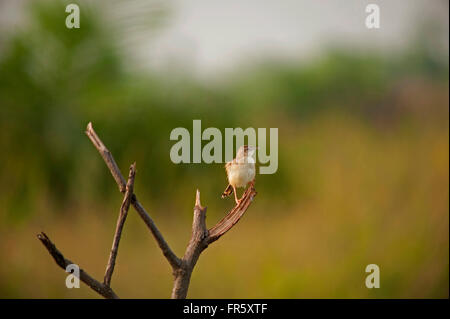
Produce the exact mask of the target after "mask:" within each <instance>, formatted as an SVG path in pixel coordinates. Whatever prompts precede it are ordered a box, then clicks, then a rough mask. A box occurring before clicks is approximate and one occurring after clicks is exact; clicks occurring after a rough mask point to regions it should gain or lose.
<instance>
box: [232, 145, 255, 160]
mask: <svg viewBox="0 0 450 319" xmlns="http://www.w3.org/2000/svg"><path fill="white" fill-rule="evenodd" d="M257 149H258V147H256V146H251V145H242V146H241V147H240V148H239V149H238V151H237V154H236V157H237V158H241V157H253V155H254V154H255V152H256V150H257Z"/></svg>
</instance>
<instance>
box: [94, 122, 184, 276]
mask: <svg viewBox="0 0 450 319" xmlns="http://www.w3.org/2000/svg"><path fill="white" fill-rule="evenodd" d="M86 135H87V136H88V137H89V138H90V140H91V141H92V143H93V144H94V146H95V148H97V150H98V151H99V152H100V155H101V156H102V157H103V160H104V161H105V163H106V165H107V166H108V168H109V170H110V171H111V174H112V176H113V177H114V179H115V180H116V183H117V185H118V186H119V190H120V191H121V192H122V193H124V192H125V189H126V186H125V179H124V178H123V176H122V174H121V173H120V170H119V167H118V166H117V164H116V162H115V160H114V158H113V156H112V155H111V152H110V151H109V150H108V149H107V148H106V146H105V145H104V144H103V142H102V141H101V140H100V138H99V137H98V135H97V133H95V131H94V128H93V127H92V123H91V122H89V124H88V125H87V128H86ZM131 204H132V205H133V207H134V208H135V209H136V211H137V212H138V213H139V216H141V218H142V219H143V221H144V222H145V224H146V225H147V227H148V228H149V229H150V231H151V233H152V234H153V237H154V238H155V239H156V242H157V243H158V245H159V247H160V248H161V250H162V252H163V254H164V256H165V257H166V259H167V260H168V262H169V263H170V265H171V266H172V269H173V270H175V269H177V268H178V267H179V265H180V263H181V260H180V259H179V258H178V257H177V256H176V255H175V254H174V252H173V251H172V249H170V247H169V245H168V244H167V242H166V241H165V239H164V237H163V236H162V234H161V232H160V231H159V229H158V228H157V227H156V225H155V223H154V222H153V219H152V218H151V217H150V215H149V214H148V213H147V212H146V211H145V209H144V207H143V206H142V205H141V203H139V201H138V199H137V197H136V195H134V194H133V196H132V199H131Z"/></svg>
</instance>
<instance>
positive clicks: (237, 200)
mask: <svg viewBox="0 0 450 319" xmlns="http://www.w3.org/2000/svg"><path fill="white" fill-rule="evenodd" d="M233 193H234V200H235V201H236V205H239V203H240V202H241V200H240V199H238V198H237V192H236V187H235V186H233Z"/></svg>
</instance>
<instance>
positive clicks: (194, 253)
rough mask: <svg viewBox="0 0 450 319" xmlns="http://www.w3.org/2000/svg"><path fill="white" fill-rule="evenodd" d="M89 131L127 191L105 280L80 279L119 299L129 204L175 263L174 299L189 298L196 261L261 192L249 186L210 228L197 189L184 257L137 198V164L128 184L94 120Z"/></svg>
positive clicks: (51, 248) (61, 259)
mask: <svg viewBox="0 0 450 319" xmlns="http://www.w3.org/2000/svg"><path fill="white" fill-rule="evenodd" d="M86 134H87V136H88V137H89V138H90V140H91V141H92V143H93V144H94V146H95V147H96V148H97V150H98V151H99V153H100V155H101V156H102V157H103V160H104V161H105V163H106V165H107V166H108V168H109V170H110V172H111V174H112V176H113V177H114V180H115V181H116V183H117V185H118V187H119V190H120V192H121V193H124V194H125V196H124V199H123V202H122V205H121V209H120V214H119V218H118V221H117V226H116V232H115V235H114V240H113V245H112V249H111V253H110V257H109V261H108V265H107V268H106V273H105V277H104V283H100V282H98V281H97V280H95V279H94V278H92V277H91V276H89V275H88V274H87V273H86V272H85V271H84V270H80V277H81V278H80V280H81V281H83V282H84V283H86V284H87V285H88V286H89V287H91V288H92V289H93V290H95V291H97V292H98V293H99V294H100V295H102V296H103V297H105V298H118V297H117V295H116V294H115V293H114V292H113V291H112V289H111V288H110V284H111V276H112V273H113V271H114V264H115V259H116V257H117V252H118V246H119V241H120V237H121V233H122V229H123V225H124V223H125V219H126V216H127V212H128V209H129V206H130V204H131V205H133V207H134V208H135V210H136V211H137V212H138V214H139V216H140V217H141V218H142V220H143V221H144V223H145V224H146V225H147V227H148V228H149V229H150V231H151V233H152V235H153V237H154V238H155V240H156V242H157V243H158V246H159V247H160V249H161V251H162V253H163V255H164V256H165V257H166V259H167V261H168V262H169V264H170V265H171V266H172V271H173V275H174V285H173V289H172V295H171V298H175V299H179V298H186V296H187V291H188V288H189V283H190V278H191V275H192V271H193V270H194V267H195V264H196V263H197V261H198V258H199V257H200V254H201V253H202V252H203V251H204V250H205V249H206V248H207V247H208V246H209V245H210V244H211V243H213V242H214V241H216V240H218V239H219V238H220V237H221V236H223V235H224V234H225V233H226V232H228V231H229V230H230V229H231V228H232V227H233V226H234V225H235V224H236V223H237V222H238V221H239V220H240V219H241V218H242V216H243V215H244V213H245V212H246V210H247V209H248V207H249V206H250V204H251V203H252V201H253V199H254V197H255V196H256V194H257V193H256V191H255V189H254V187H253V186H251V187H249V188H247V190H246V191H245V192H244V194H243V196H242V199H241V201H240V202H239V204H237V205H236V206H235V207H234V208H233V209H232V210H231V211H230V212H228V214H227V215H226V216H225V217H224V218H223V219H222V220H220V221H219V222H218V223H217V224H216V225H215V226H214V227H212V228H210V229H209V230H208V229H207V227H206V207H203V206H202V205H201V203H200V191H199V190H197V192H196V196H195V206H194V218H193V222H192V235H191V239H190V240H189V243H188V245H187V247H186V250H185V253H184V255H183V258H181V259H180V258H178V257H177V256H176V255H175V253H174V252H173V251H172V250H171V248H170V247H169V245H168V244H167V242H166V241H165V239H164V237H163V236H162V234H161V232H160V231H159V230H158V228H157V227H156V225H155V223H154V221H153V219H152V218H151V217H150V216H149V214H148V213H147V211H146V210H145V209H144V207H143V206H142V205H141V204H140V202H139V201H138V200H137V197H136V195H135V194H134V193H133V187H134V178H135V172H136V166H135V163H134V164H133V165H131V167H130V174H129V177H128V182H127V183H125V179H124V178H123V176H122V174H121V172H120V170H119V168H118V166H117V164H116V162H115V160H114V158H113V156H112V154H111V152H110V151H109V150H108V149H107V148H106V147H105V145H104V144H103V142H102V141H101V140H100V138H99V137H98V135H97V134H96V133H95V131H94V129H93V127H92V124H91V123H89V124H88V125H87V129H86ZM38 238H39V239H40V240H41V242H42V243H43V244H44V246H45V247H46V248H47V250H48V251H49V253H50V254H51V255H52V256H53V258H54V259H55V261H56V263H57V264H58V265H59V266H60V267H61V268H63V269H66V267H67V265H69V264H71V263H72V262H71V261H69V260H67V259H65V258H64V256H63V255H62V254H61V253H60V252H59V251H58V250H57V249H56V247H55V245H54V244H53V243H52V242H51V241H50V239H48V237H47V236H46V235H45V234H44V233H41V234H39V235H38Z"/></svg>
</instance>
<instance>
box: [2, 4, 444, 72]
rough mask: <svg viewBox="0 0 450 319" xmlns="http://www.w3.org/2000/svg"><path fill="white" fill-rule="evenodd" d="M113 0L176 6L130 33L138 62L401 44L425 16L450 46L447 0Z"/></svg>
mask: <svg viewBox="0 0 450 319" xmlns="http://www.w3.org/2000/svg"><path fill="white" fill-rule="evenodd" d="M23 2H26V0H20V1H16V0H15V1H12V0H11V1H8V0H3V1H2V0H0V26H1V25H4V24H5V23H6V22H8V23H9V24H11V22H12V24H14V20H15V19H16V15H15V14H13V13H14V7H15V6H17V5H16V4H17V3H23ZM80 2H83V1H80ZM113 2H114V3H115V5H114V6H112V7H113V10H115V11H116V12H118V13H119V16H120V14H121V13H122V12H126V9H127V8H129V9H131V12H132V14H131V16H132V19H131V20H135V21H139V15H143V14H144V11H145V10H146V8H147V9H148V8H150V10H154V9H155V8H156V9H157V8H158V6H160V3H163V2H166V3H168V4H169V9H170V12H171V13H170V15H169V18H168V19H167V21H166V25H165V27H164V28H163V29H161V30H160V31H159V32H158V33H157V34H156V35H153V36H149V35H147V34H146V33H145V32H141V33H140V34H139V36H137V37H131V36H128V34H125V35H124V36H123V38H124V43H126V45H124V46H125V47H126V48H127V49H128V50H129V51H130V52H131V53H132V54H133V55H135V57H136V58H138V61H139V63H140V65H143V66H149V67H154V68H167V67H170V66H173V65H187V66H188V68H189V70H191V71H193V72H196V73H198V74H199V75H208V74H218V73H220V72H221V71H226V70H229V69H230V68H231V69H232V68H233V66H235V65H236V64H237V63H239V62H241V63H242V61H248V60H252V59H254V58H258V57H262V56H282V57H288V58H289V57H290V58H299V59H302V58H303V59H305V58H309V57H311V56H315V55H319V54H320V53H321V52H323V50H324V48H326V47H327V46H329V45H330V44H339V45H340V46H348V47H350V46H356V47H362V48H373V49H375V50H381V51H389V50H396V49H398V48H401V47H402V46H404V45H405V44H406V43H408V41H409V40H410V38H411V36H412V32H413V31H415V30H417V26H418V25H419V24H421V23H423V21H424V20H426V19H431V20H433V21H436V22H437V23H438V24H440V25H441V26H443V27H444V28H446V29H447V35H446V36H445V37H443V38H442V39H441V43H439V45H440V46H442V47H444V48H446V50H447V52H448V19H449V18H448V1H447V0H372V1H367V0H345V1H344V0H321V1H317V0H264V1H263V0H164V1H161V0H153V1H152V0H129V1H119V0H114V1H111V0H109V2H108V1H103V3H104V4H102V5H103V6H106V5H109V4H111V3H113ZM74 3H76V1H74ZM158 3H159V4H158ZM369 3H375V4H378V5H379V6H380V23H381V28H380V29H377V30H374V29H367V28H366V27H365V18H366V16H367V13H366V12H365V8H366V5H367V4H369ZM133 9H134V10H133ZM129 20H130V19H128V21H129ZM81 26H82V16H81ZM130 32H132V31H130ZM126 39H128V41H126ZM129 39H133V40H129ZM130 41H131V42H130Z"/></svg>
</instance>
